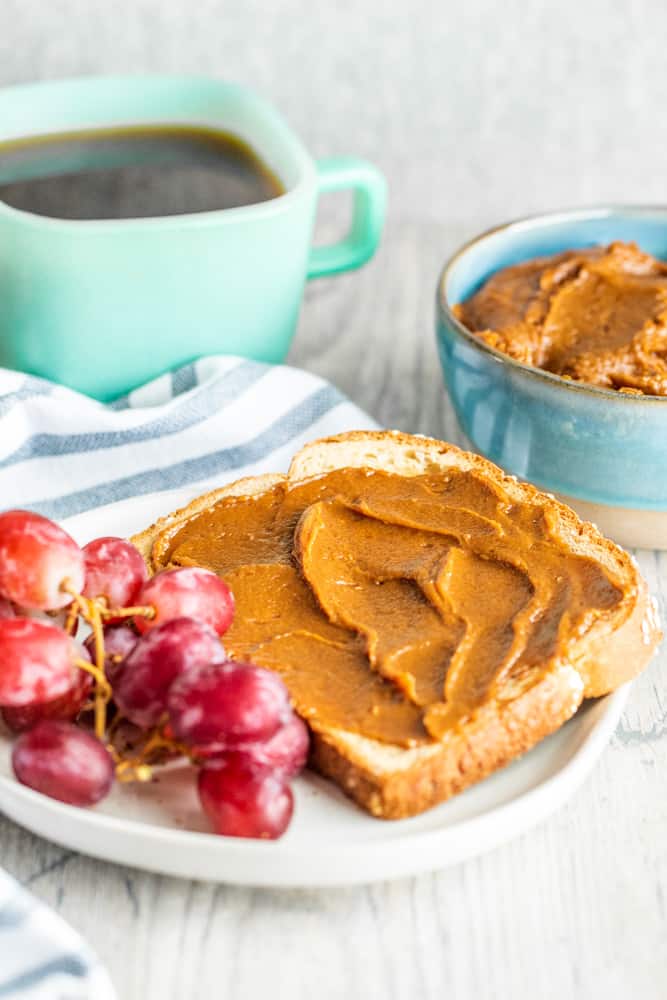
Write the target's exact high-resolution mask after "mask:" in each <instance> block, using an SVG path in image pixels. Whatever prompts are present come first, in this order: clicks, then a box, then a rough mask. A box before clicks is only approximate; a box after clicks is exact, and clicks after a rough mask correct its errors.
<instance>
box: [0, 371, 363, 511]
mask: <svg viewBox="0 0 667 1000" xmlns="http://www.w3.org/2000/svg"><path fill="white" fill-rule="evenodd" d="M374 426H376V425H375V424H374V423H373V421H372V420H371V419H370V418H369V417H368V416H367V415H366V414H365V413H363V412H362V411H361V410H360V409H358V407H356V406H354V405H353V404H352V403H350V402H349V400H347V399H345V397H344V396H342V395H341V394H340V392H338V390H337V389H335V388H334V387H333V386H331V385H329V384H328V383H327V382H324V381H323V380H322V379H320V378H317V377H316V376H315V375H311V374H309V373H307V372H304V371H300V370H298V369H296V368H288V367H286V366H283V365H277V366H271V365H266V364H260V363H259V362H257V361H247V360H243V359H241V358H236V357H229V356H224V357H223V356H220V357H212V358H204V359H202V360H201V361H197V362H195V363H194V364H191V365H186V366H185V367H184V368H181V369H180V370H179V371H175V372H172V373H170V374H168V375H162V376H161V377H160V378H158V379H155V380H154V381H153V382H149V383H148V384H147V385H145V386H142V388H140V389H136V390H135V391H134V392H131V393H130V394H129V395H128V396H124V397H123V398H121V399H118V400H116V401H115V402H114V403H111V404H108V405H105V404H103V403H98V402H96V401H95V400H92V399H89V398H88V397H87V396H81V395H80V394H79V393H76V392H72V390H71V389H65V388H64V387H62V386H56V385H53V384H51V383H50V382H44V381H42V380H41V379H38V378H33V377H30V376H25V375H21V374H19V373H17V372H10V371H7V370H4V369H0V509H3V508H8V507H30V508H31V509H32V510H37V511H39V512H40V513H42V514H46V515H47V516H48V517H53V518H56V519H62V518H64V517H69V516H70V515H72V514H79V513H81V512H82V511H84V510H88V509H90V508H92V507H99V506H101V505H103V504H108V503H112V502H114V501H115V500H124V499H126V498H128V497H135V496H142V495H144V494H147V493H154V492H157V491H162V490H170V489H174V488H176V487H179V486H187V485H189V484H191V483H192V484H196V485H197V488H199V487H201V492H205V491H206V490H207V489H211V488H213V487H214V486H219V485H221V484H222V483H225V482H228V481H231V480H232V479H238V478H239V477H240V476H246V475H254V474H256V473H260V472H267V471H272V472H276V471H278V472H279V471H281V470H284V469H286V468H287V465H288V463H289V460H290V458H291V456H292V455H293V454H294V452H295V451H297V450H298V449H299V448H300V447H301V445H302V444H304V443H305V442H306V441H309V440H311V439H312V438H316V437H322V436H324V435H326V434H335V433H336V432H337V431H342V430H349V429H351V428H368V427H374Z"/></svg>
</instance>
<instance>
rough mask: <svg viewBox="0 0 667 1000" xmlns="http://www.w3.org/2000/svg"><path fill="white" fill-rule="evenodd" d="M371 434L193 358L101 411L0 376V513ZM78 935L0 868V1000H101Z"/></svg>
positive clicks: (142, 486) (115, 493)
mask: <svg viewBox="0 0 667 1000" xmlns="http://www.w3.org/2000/svg"><path fill="white" fill-rule="evenodd" d="M373 426H375V425H374V424H373V422H372V421H371V420H370V418H369V417H368V416H367V415H366V414H365V413H363V412H362V411H361V410H359V409H358V408H357V407H356V406H353V405H352V403H350V402H349V401H348V400H346V399H345V398H344V397H343V396H341V394H340V393H339V392H338V391H337V390H336V389H334V388H333V387H332V386H331V385H329V384H328V383H326V382H324V381H322V380H321V379H319V378H317V377H316V376H314V375H310V374H308V373H306V372H303V371H298V370H297V369H294V368H288V367H284V366H276V367H272V366H269V365H264V364H259V363H257V362H254V361H245V360H242V359H241V358H233V357H215V358H206V359H203V360H201V361H198V362H196V363H195V364H191V365H186V366H185V367H184V368H181V369H180V370H179V371H176V372H173V373H171V374H169V375H163V376H161V377H160V378H158V379H156V380H155V381H153V382H150V383H149V384H148V385H145V386H143V387H142V388H141V389H137V390H136V391H135V392H132V393H130V394H129V396H127V397H124V398H122V399H119V400H116V401H115V402H114V403H112V404H110V405H104V404H102V403H98V402H95V401H94V400H91V399H88V398H87V397H85V396H81V395H79V394H78V393H76V392H72V391H71V390H70V389H65V388H63V387H62V386H55V385H51V384H50V383H48V382H44V381H42V380H41V379H37V378H32V377H29V376H25V375H21V374H19V373H17V372H10V371H6V370H4V369H0V510H2V509H7V508H10V507H29V508H31V509H33V510H38V511H40V512H41V513H43V514H46V515H48V516H49V517H54V518H56V519H58V520H60V519H62V518H65V517H69V516H70V515H73V514H78V513H81V512H82V511H85V510H88V509H90V508H93V507H99V506H102V505H104V504H108V503H112V502H114V501H116V500H123V499H126V498H128V497H133V496H142V495H145V494H148V493H153V492H157V491H160V490H169V489H173V488H174V487H178V486H187V485H189V484H192V485H193V488H196V489H197V490H198V491H199V490H200V491H201V492H205V491H206V490H208V489H212V488H214V487H215V486H219V485H221V484H222V483H224V482H228V481H231V480H233V479H238V478H239V477H240V476H245V475H254V474H258V473H261V472H268V471H271V472H277V471H282V470H284V469H286V468H287V466H288V464H289V460H290V458H291V457H292V455H293V454H294V452H295V451H297V450H298V449H299V448H300V447H301V445H302V444H305V442H306V441H309V440H312V439H313V438H316V437H322V436H325V435H327V434H335V433H337V432H338V431H342V430H349V429H353V428H367V427H373ZM112 997H113V991H112V988H111V984H110V982H109V980H108V977H107V975H106V973H105V971H104V969H103V968H101V967H100V965H99V963H98V962H97V960H96V958H95V956H94V955H93V954H92V953H91V952H90V951H89V949H88V948H87V947H86V946H85V944H84V943H83V942H82V941H81V939H80V938H79V937H78V935H76V934H75V932H74V931H73V930H72V929H71V928H69V927H68V926H67V925H66V924H64V922H63V921H62V920H61V919H60V918H59V917H58V916H57V915H56V914H55V913H53V912H52V911H50V910H49V909H48V907H46V906H43V905H42V904H39V903H38V902H37V901H36V900H35V899H34V898H33V897H32V896H30V895H29V894H28V893H27V892H25V891H24V890H22V889H20V887H19V886H18V885H17V884H16V883H15V882H14V881H13V880H12V879H10V878H9V876H7V875H6V874H4V873H3V872H2V870H0V1000H8V998H11V1000H111V998H112Z"/></svg>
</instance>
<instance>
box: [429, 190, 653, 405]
mask: <svg viewBox="0 0 667 1000" xmlns="http://www.w3.org/2000/svg"><path fill="white" fill-rule="evenodd" d="M621 214H623V215H629V216H632V215H637V216H639V217H641V216H647V215H653V216H663V217H664V219H665V225H666V226H667V206H665V205H631V204H622V203H621V204H611V205H594V206H591V207H588V208H574V209H561V210H557V211H553V212H539V213H536V214H532V215H524V216H521V217H520V218H518V219H512V220H510V221H509V222H501V223H499V224H498V225H495V226H491V228H489V229H486V230H484V232H482V233H479V234H478V235H477V236H474V237H472V239H469V240H467V241H466V242H465V243H463V244H462V245H461V246H460V247H459V248H458V250H455V251H454V253H453V254H452V255H451V256H450V257H449V258H448V259H447V261H446V262H445V265H444V267H443V268H442V269H441V271H440V275H439V277H438V282H437V286H436V305H437V309H438V312H439V313H441V314H444V316H445V317H446V319H447V321H448V323H449V324H450V325H451V326H452V327H453V328H454V330H455V332H456V334H457V335H458V336H459V337H461V338H462V339H463V340H465V341H467V342H468V343H469V344H470V345H471V346H472V347H475V348H477V349H478V350H479V351H480V352H481V353H483V354H488V355H490V357H492V358H493V359H494V360H496V361H498V362H500V363H501V364H503V365H506V366H507V367H509V368H512V369H515V370H517V371H518V372H520V373H521V374H522V375H525V376H526V377H527V378H531V379H534V380H537V381H540V382H546V383H547V384H549V385H552V386H554V387H558V388H560V389H561V390H567V391H569V392H574V393H579V394H580V395H581V394H582V393H584V394H586V395H589V396H593V397H596V396H599V397H602V398H603V399H608V400H615V401H616V403H617V404H618V405H620V406H625V405H628V406H637V405H653V406H656V405H658V406H660V405H662V406H665V405H667V396H655V395H649V394H648V393H631V392H619V391H618V389H604V388H602V387H601V386H596V385H589V384H588V383H586V382H576V381H574V380H573V379H566V378H563V376H562V375H555V374H554V373H553V372H548V371H545V370H544V369H543V368H535V367H533V366H532V365H527V364H524V363H523V362H521V361H517V360H516V359H515V358H511V357H510V356H509V355H508V354H504V353H503V352H502V351H499V350H498V349H497V348H495V347H491V345H490V344H487V343H485V341H483V340H480V339H479V337H476V336H475V334H474V333H473V332H472V331H471V330H469V329H468V328H467V327H466V326H464V324H463V323H461V321H460V320H459V319H457V317H456V316H455V315H454V312H453V310H452V307H451V305H450V303H449V301H448V298H447V283H448V281H449V278H450V276H451V272H452V271H453V269H454V268H455V267H456V265H457V264H458V262H459V261H460V260H461V259H462V258H463V257H464V256H465V255H466V254H467V253H468V252H469V251H470V250H472V249H473V248H474V247H476V246H477V244H479V243H483V242H484V241H485V240H487V239H489V238H490V237H491V236H495V235H496V234H497V233H501V232H504V231H506V230H514V231H521V230H527V229H533V228H535V229H537V228H539V227H540V226H541V225H544V224H546V223H549V224H551V223H558V222H577V221H580V222H584V221H589V220H590V221H592V220H594V219H604V218H608V217H610V216H614V215H621ZM498 270H500V268H499V269H498Z"/></svg>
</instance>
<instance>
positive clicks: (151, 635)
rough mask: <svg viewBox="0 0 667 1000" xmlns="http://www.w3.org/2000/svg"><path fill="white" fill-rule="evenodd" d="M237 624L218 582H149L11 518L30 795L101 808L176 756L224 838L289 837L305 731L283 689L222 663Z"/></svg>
mask: <svg viewBox="0 0 667 1000" xmlns="http://www.w3.org/2000/svg"><path fill="white" fill-rule="evenodd" d="M233 616H234V600H233V596H232V594H231V591H230V590H229V588H228V587H227V585H226V584H225V583H224V581H222V580H220V579H219V578H218V577H217V576H216V575H215V574H214V573H211V572H209V571H208V570H204V569H199V568H196V567H186V568H183V569H173V570H166V571H164V572H162V573H158V574H157V575H156V576H154V577H152V578H151V579H148V576H147V572H146V567H145V564H144V561H143V559H142V557H141V555H140V553H139V552H138V551H137V550H136V549H135V548H134V546H132V545H131V544H130V543H129V542H126V541H125V540H124V539H122V538H113V537H106V538H97V539H95V540H94V541H91V542H89V543H88V545H86V546H84V547H83V548H82V549H81V548H79V546H78V545H77V544H76V542H75V541H74V540H73V539H72V538H71V537H70V536H69V535H68V534H67V533H66V532H65V531H63V529H62V528H60V527H59V526H58V525H57V524H55V523H54V522H52V521H50V520H48V519H47V518H45V517H42V516H40V515H38V514H33V513H30V512H27V511H20V510H15V511H7V512H6V513H4V514H0V714H1V715H2V718H3V720H4V722H5V724H6V726H7V727H8V728H9V729H10V730H11V731H12V732H14V733H16V734H18V738H17V739H16V742H15V744H14V748H13V753H12V763H13V767H14V773H15V775H16V777H17V778H18V780H19V781H20V782H22V783H23V784H25V785H28V786H29V787H30V788H33V789H35V790H37V791H39V792H42V793H43V794H45V795H49V796H51V797H52V798H56V799H60V800H61V801H63V802H67V803H70V804H72V805H78V806H90V805H94V804H95V803H96V802H99V801H100V800H101V799H102V798H104V796H105V795H107V794H108V792H109V791H110V789H111V787H112V785H113V783H114V780H119V781H127V780H133V779H136V780H147V779H150V777H151V776H152V768H153V767H154V766H155V763H156V761H159V760H163V759H164V757H165V751H166V756H167V757H169V756H173V755H174V754H179V755H185V756H187V757H188V758H189V759H190V760H191V761H192V762H193V763H195V764H196V766H197V788H198V793H199V799H200V802H201V805H202V808H203V810H204V812H205V813H206V815H207V816H208V818H209V820H210V822H211V825H212V827H213V829H214V830H215V831H216V832H217V833H220V834H224V835H227V836H236V837H262V838H270V839H274V838H276V837H279V836H281V834H282V833H284V831H285V830H286V829H287V826H288V824H289V822H290V819H291V816H292V811H293V807H294V803H293V795H292V790H291V787H290V784H289V781H290V778H292V777H294V776H295V775H296V774H298V772H299V771H300V770H301V769H302V768H303V767H304V765H305V762H306V757H307V753H308V731H307V729H306V726H305V725H304V723H303V722H302V721H301V719H299V718H298V716H296V715H295V714H294V712H293V711H292V707H291V705H290V702H289V698H288V694H287V690H286V688H285V686H284V684H283V683H282V681H281V680H280V678H279V677H278V676H277V675H276V674H273V673H271V672H270V671H267V670H264V669H262V668H260V667H257V666H254V665H253V664H250V663H239V662H236V661H234V660H231V659H229V658H228V657H227V656H226V655H225V651H224V648H223V646H222V642H221V636H223V635H224V633H225V632H226V631H227V629H228V628H229V626H230V625H231V622H232V619H233ZM82 621H83V622H85V623H87V624H88V626H90V635H89V636H88V637H87V638H86V640H85V642H84V643H83V644H82V643H80V642H79V641H78V640H77V638H76V634H77V631H78V629H79V625H80V624H81V622H82ZM91 712H92V713H93V716H92V718H93V722H92V724H91V721H90V720H91ZM110 719H111V721H109V720H110ZM120 724H128V725H130V726H131V727H134V730H135V731H136V733H138V739H137V742H136V744H135V746H134V751H136V747H137V745H138V748H139V750H138V753H137V752H134V751H133V753H132V754H131V755H130V754H128V752H127V750H121V749H119V747H118V744H117V742H115V741H114V733H115V732H117V731H118V729H119V725H120Z"/></svg>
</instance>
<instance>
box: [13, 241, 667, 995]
mask: <svg viewBox="0 0 667 1000" xmlns="http://www.w3.org/2000/svg"><path fill="white" fill-rule="evenodd" d="M463 235H465V234H463V233H459V232H452V231H450V230H445V229H444V228H442V227H439V226H437V225H429V224H419V225H418V224H414V225H413V224H408V223H401V224H398V225H395V226H394V227H393V228H390V230H389V231H388V233H387V238H386V240H385V244H384V247H383V249H382V251H381V253H380V255H379V256H378V258H377V259H376V261H374V262H373V264H372V265H371V266H370V267H368V268H367V269H365V270H364V271H362V272H359V273H358V274H355V275H350V276H347V277H342V278H339V279H336V280H332V281H327V282H321V283H317V284H315V285H313V286H311V288H310V289H309V292H308V297H307V302H306V306H305V309H304V313H303V316H302V322H301V325H300V330H299V334H298V338H297V341H296V343H295V345H294V348H293V352H292V355H291V360H292V361H293V363H295V364H300V365H304V366H307V367H308V368H311V369H313V370H315V371H317V372H319V373H321V374H323V375H325V376H326V377H328V378H330V379H332V380H333V381H335V382H336V383H337V384H338V385H339V386H340V387H341V388H342V389H343V390H344V391H345V392H346V393H347V394H348V395H349V396H351V397H352V398H353V399H354V400H355V401H356V402H357V403H359V404H361V405H362V406H364V407H365V408H367V409H368V410H369V411H370V412H371V413H372V414H373V415H374V416H375V417H376V418H377V419H378V420H379V421H381V422H382V423H383V424H386V425H388V426H392V427H398V428H401V429H405V430H414V431H420V432H424V433H429V434H434V435H437V436H441V437H449V438H450V439H454V440H456V437H457V435H456V429H455V425H454V423H453V419H452V414H451V411H450V408H449V405H448V403H447V401H446V399H445V395H444V391H443V388H442V381H441V377H440V371H439V367H438V362H437V359H436V354H435V348H434V342H433V300H434V286H435V280H436V276H437V272H438V269H439V267H440V265H441V263H442V260H443V258H444V255H445V254H446V252H447V251H448V250H449V249H451V248H452V247H453V246H454V245H455V243H456V242H458V241H459V240H460V238H462V236H463ZM639 558H640V563H641V566H642V569H643V571H644V573H645V574H646V576H647V578H648V580H649V582H650V585H651V587H652V589H653V591H654V593H656V594H657V595H658V597H659V600H660V603H661V611H662V612H663V613H664V606H665V595H666V594H667V556H659V555H656V554H654V553H640V554H639ZM666 691H667V659H666V657H665V655H664V654H663V655H662V656H661V657H660V658H658V659H657V660H656V661H654V663H653V665H652V666H651V667H650V669H649V670H648V671H647V672H646V674H645V675H644V676H643V677H642V678H640V680H639V681H638V682H637V683H636V684H635V685H634V688H633V691H632V694H631V698H630V701H629V704H628V708H627V710H626V712H625V714H624V717H623V720H622V722H621V725H620V726H619V729H618V731H617V733H616V735H615V736H614V738H613V740H612V743H611V745H610V746H609V748H608V749H607V751H606V752H605V753H604V755H603V757H602V758H601V760H600V762H599V764H598V766H597V767H596V768H595V771H594V772H593V774H592V776H591V777H590V779H589V780H588V781H587V782H586V783H585V785H584V786H583V788H582V789H581V790H580V791H579V792H578V794H576V795H575V796H574V798H573V799H572V800H571V801H570V802H569V803H568V804H567V805H566V806H565V807H563V808H561V809H560V810H559V811H558V812H557V813H556V814H555V815H554V816H553V817H552V818H551V819H549V820H548V821H546V822H544V823H542V824H540V825H539V826H538V827H537V828H536V829H535V830H533V831H532V832H530V833H528V834H526V835H524V836H522V837H520V838H518V839H517V840H515V841H513V842H511V843H509V844H507V845H506V846H504V847H501V848H499V849H497V850H495V851H493V852H491V853H490V854H487V855H486V856H484V857H481V858H478V859H475V860H472V861H470V862H468V863H466V864H463V865H460V866H458V867H456V868H454V869H451V870H448V871H444V872H442V873H438V874H434V875H426V876H422V877H419V878H415V879H408V880H402V881H398V882H393V883H384V884H380V885H376V886H372V887H367V888H355V889H350V890H335V891H326V892H321V891H312V892H306V891H304V892H301V891H275V892H262V891H254V890H243V889H237V888H228V887H225V886H209V885H203V884H196V883H191V882H187V881H178V880H175V879H169V878H162V877H158V876H154V875H149V874H145V873H142V872H137V871H132V870H130V869H124V868H120V867H117V866H114V865H108V864H103V863H100V862H97V861H93V860H90V859H87V858H84V857H81V856H77V855H74V854H72V853H70V852H66V851H63V850H62V849H60V848H57V847H54V846H52V845H50V844H47V843H46V842H44V841H41V840H38V839H37V838H35V837H33V836H31V835H29V834H27V833H25V832H23V831H21V830H19V829H18V828H17V827H16V826H14V825H13V824H12V823H10V822H8V821H6V820H0V843H1V844H2V849H1V856H2V864H3V865H5V866H6V867H7V868H8V869H9V870H10V871H11V872H13V873H14V874H15V875H16V876H17V877H18V878H19V879H21V881H22V882H24V883H25V884H27V885H29V886H30V888H31V889H32V890H33V891H34V892H35V893H36V894H37V895H38V896H40V897H41V898H42V899H44V900H46V901H47V902H48V903H50V904H51V905H53V906H55V907H56V908H57V909H58V910H59V911H60V912H61V913H62V915H63V916H64V917H65V918H66V919H67V920H69V921H70V922H71V923H72V924H73V925H74V926H75V927H77V928H79V929H80V930H81V932H82V933H83V934H84V935H85V936H86V937H87V939H88V940H89V941H90V943H91V944H92V945H93V946H94V948H95V949H96V950H97V952H98V953H99V955H100V957H101V958H102V959H103V960H104V961H105V962H106V963H107V964H108V967H109V969H110V971H111V974H112V977H113V979H114V982H115V984H116V987H117V990H118V995H119V998H120V1000H213V998H215V1000H217V998H222V997H224V998H225V1000H255V998H257V1000H260V998H264V997H267V998H269V1000H311V998H313V997H316V998H317V1000H337V998H351V1000H357V998H359V1000H376V998H377V1000H404V998H410V1000H443V998H447V997H455V998H457V1000H467V998H471V1000H472V998H474V1000H481V998H487V997H488V998H496V997H498V998H513V1000H524V998H525V1000H534V998H535V1000H537V998H540V1000H541V998H552V997H553V998H558V1000H563V998H576V1000H591V998H597V997H604V998H605V1000H615V998H619V1000H620V998H623V1000H626V998H627V996H628V995H632V996H636V997H641V998H642V1000H659V998H664V997H665V996H667V947H666V945H667V916H666V906H667V903H666V901H665V900H666V897H667V795H666V794H665V791H666V789H665V776H666V775H667V716H666V710H667V694H665V692H666Z"/></svg>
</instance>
